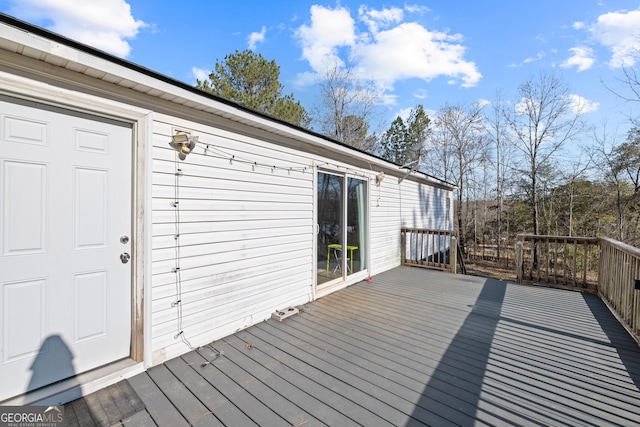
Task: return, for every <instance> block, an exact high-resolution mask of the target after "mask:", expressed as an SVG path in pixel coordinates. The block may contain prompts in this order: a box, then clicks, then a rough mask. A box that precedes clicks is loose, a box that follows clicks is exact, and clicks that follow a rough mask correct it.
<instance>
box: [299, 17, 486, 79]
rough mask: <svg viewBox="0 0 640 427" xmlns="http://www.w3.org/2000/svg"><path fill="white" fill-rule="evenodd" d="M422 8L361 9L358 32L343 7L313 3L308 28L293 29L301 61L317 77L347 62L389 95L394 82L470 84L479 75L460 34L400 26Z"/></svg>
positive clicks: (420, 26)
mask: <svg viewBox="0 0 640 427" xmlns="http://www.w3.org/2000/svg"><path fill="white" fill-rule="evenodd" d="M424 10H426V9H424V8H411V9H410V8H409V7H406V8H405V9H404V10H403V9H399V8H384V9H381V10H375V9H371V8H368V7H365V6H362V7H360V9H359V14H358V18H359V20H360V21H359V23H360V24H362V25H361V27H362V28H359V27H358V23H357V22H356V21H355V20H354V18H353V17H352V16H351V12H350V11H349V10H348V9H346V8H344V7H341V6H338V7H336V8H335V9H330V8H326V7H323V6H319V5H314V6H312V7H311V22H310V24H308V25H307V24H305V25H302V26H300V27H299V28H298V30H297V31H296V36H297V38H298V40H299V43H300V45H301V47H302V58H303V59H305V60H306V61H308V63H309V65H310V66H311V68H312V69H313V70H314V72H315V73H318V74H320V75H322V74H323V72H324V70H325V68H326V66H327V64H334V65H337V66H344V65H346V62H347V61H348V62H349V66H350V67H352V68H353V69H354V70H357V72H358V75H359V77H363V78H367V79H370V80H373V81H375V82H376V83H377V84H378V85H379V87H380V88H381V89H383V90H385V91H391V90H392V89H393V85H394V84H395V82H397V81H399V80H403V79H411V78H419V79H422V80H425V81H430V80H432V79H435V78H438V77H445V78H448V79H449V80H450V82H452V83H453V84H460V85H461V86H463V87H470V86H475V85H476V84H477V83H478V82H479V81H480V79H481V78H482V75H481V74H480V72H479V71H478V68H477V66H476V64H475V63H474V62H471V61H468V60H466V59H465V58H464V56H465V54H466V48H465V47H464V46H463V44H462V42H463V41H464V38H463V36H462V35H461V34H450V33H449V32H446V31H437V30H428V29H427V28H425V27H424V26H422V25H420V24H418V23H415V22H402V21H403V17H404V12H409V11H410V12H414V11H424Z"/></svg>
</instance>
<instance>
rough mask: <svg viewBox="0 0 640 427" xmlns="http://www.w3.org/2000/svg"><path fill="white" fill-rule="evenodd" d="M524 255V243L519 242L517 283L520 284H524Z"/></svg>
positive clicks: (517, 243)
mask: <svg viewBox="0 0 640 427" xmlns="http://www.w3.org/2000/svg"><path fill="white" fill-rule="evenodd" d="M523 262H524V258H523V254H522V241H521V240H518V241H517V242H516V281H517V282H518V283H522V275H523V271H522V267H523Z"/></svg>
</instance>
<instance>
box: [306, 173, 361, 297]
mask: <svg viewBox="0 0 640 427" xmlns="http://www.w3.org/2000/svg"><path fill="white" fill-rule="evenodd" d="M317 200H318V205H317V206H318V212H317V216H318V239H317V241H318V262H317V275H318V285H322V284H324V283H327V282H333V281H340V280H345V279H346V277H347V276H348V275H350V274H354V273H356V272H359V271H362V270H365V269H366V268H367V262H366V261H367V242H366V236H367V232H366V231H367V221H366V218H367V208H366V207H367V181H365V180H362V179H357V178H354V177H350V176H346V175H340V174H335V173H329V172H318V195H317Z"/></svg>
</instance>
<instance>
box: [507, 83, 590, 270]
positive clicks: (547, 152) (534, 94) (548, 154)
mask: <svg viewBox="0 0 640 427" xmlns="http://www.w3.org/2000/svg"><path fill="white" fill-rule="evenodd" d="M518 95H519V99H518V100H517V102H516V104H515V105H514V108H513V110H512V111H510V112H509V113H508V114H506V115H505V119H506V120H507V123H508V126H509V129H510V132H511V133H512V135H513V137H514V147H516V149H517V150H518V151H519V152H520V154H522V156H523V163H524V164H525V165H526V166H524V167H523V168H521V169H520V172H521V173H522V174H523V176H525V177H526V178H527V179H528V181H529V188H530V194H529V205H530V208H531V220H532V225H533V233H534V234H539V231H540V224H539V221H540V214H539V208H540V207H539V204H538V196H539V194H540V182H539V179H540V174H541V172H543V171H544V170H545V169H546V170H549V168H550V167H551V166H552V163H553V162H554V160H555V158H554V156H555V155H557V154H558V152H559V150H560V149H561V148H562V147H563V146H564V145H565V144H566V143H567V142H568V141H571V140H574V139H575V138H576V137H577V136H578V135H580V134H581V133H582V132H583V131H584V129H585V124H584V122H583V120H582V117H583V115H584V112H585V108H586V106H585V105H581V104H580V103H579V102H576V100H577V99H579V97H576V96H573V95H572V94H571V92H570V90H569V87H568V86H567V85H566V84H565V83H564V82H563V81H562V80H561V79H560V78H558V77H557V76H555V75H553V74H549V73H544V72H543V73H541V74H540V75H539V76H538V77H536V78H531V79H529V80H527V81H526V82H525V83H523V84H522V85H521V86H520V87H519V89H518ZM533 257H534V259H533V261H534V264H535V263H536V262H537V256H536V253H535V251H534V254H533Z"/></svg>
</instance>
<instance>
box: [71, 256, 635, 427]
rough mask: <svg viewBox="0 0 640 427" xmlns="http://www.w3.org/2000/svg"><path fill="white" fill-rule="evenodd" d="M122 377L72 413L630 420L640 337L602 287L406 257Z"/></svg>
mask: <svg viewBox="0 0 640 427" xmlns="http://www.w3.org/2000/svg"><path fill="white" fill-rule="evenodd" d="M216 352H222V353H223V354H222V355H221V356H219V357H216V358H215V359H213V360H212V361H211V363H208V364H206V365H205V366H204V367H203V366H202V364H203V363H206V362H207V361H209V360H211V359H212V358H214V356H215V354H216ZM115 387H117V390H116V391H119V393H120V394H118V393H114V391H113V387H111V388H109V389H106V390H103V391H100V392H98V393H96V394H95V395H90V396H87V397H86V398H84V399H81V400H79V401H75V402H72V403H70V404H68V405H66V409H65V410H66V415H67V418H68V421H69V423H68V425H74V414H76V413H77V414H78V416H79V417H84V418H83V419H84V422H78V424H79V425H83V426H86V425H90V424H89V423H88V421H87V419H88V418H87V417H88V414H91V415H92V418H93V420H94V422H95V424H96V425H100V424H102V425H111V424H116V425H120V424H122V425H150V426H153V425H159V426H183V425H184V426H186V425H197V426H215V425H223V426H243V427H244V426H251V425H261V426H287V425H290V426H318V425H328V426H352V425H353V426H356V425H362V426H376V427H377V426H387V425H389V426H391V425H394V426H420V425H434V426H445V425H459V426H471V425H539V426H543V425H544V426H547V425H556V426H557V425H570V426H604V425H625V426H628V425H638V424H640V404H639V403H640V389H639V387H640V349H639V348H638V347H637V345H636V343H635V341H634V340H632V339H631V337H630V336H628V335H627V333H626V331H625V330H624V328H623V327H622V326H621V325H620V324H619V323H618V322H617V321H616V319H615V318H614V316H613V315H612V314H611V313H610V312H609V311H608V309H607V308H606V306H605V305H604V304H603V303H602V302H601V301H600V300H599V299H598V298H597V297H596V296H593V295H587V294H582V293H578V292H571V291H565V290H558V289H551V288H544V287H537V286H527V285H518V284H512V283H507V282H502V281H497V280H491V279H483V278H479V277H471V276H462V275H453V274H450V273H443V272H438V271H431V270H424V269H419V268H412V267H400V268H397V269H394V270H392V271H388V272H386V273H383V274H380V275H378V276H375V277H373V281H372V282H371V283H367V282H362V283H358V284H356V285H353V286H351V287H349V288H347V289H345V290H342V291H339V292H336V293H334V294H331V295H329V296H327V297H324V298H322V299H320V300H318V301H316V302H313V303H310V304H307V305H305V306H304V311H303V312H302V313H300V314H297V315H294V316H292V317H290V318H288V319H285V320H284V321H283V322H277V321H274V320H269V321H266V322H262V323H260V324H258V325H255V326H253V327H251V328H249V329H247V330H244V331H242V332H239V333H237V334H235V335H233V336H229V337H227V338H224V339H222V340H219V341H216V342H214V343H212V344H211V345H210V346H206V347H202V348H200V349H198V350H196V351H191V352H190V353H188V354H186V355H184V356H183V357H180V358H176V359H173V360H170V361H168V362H166V363H165V364H163V365H160V366H156V367H153V368H151V369H149V370H148V371H147V372H145V373H143V374H140V375H137V376H135V377H133V378H131V379H129V380H128V381H124V382H122V383H120V384H118V385H116V386H115ZM118 396H119V397H118ZM122 400H125V401H126V402H124V403H123V402H122ZM117 407H122V408H123V409H118V410H116V408H117ZM105 413H110V414H113V415H112V417H111V419H110V420H106V418H105V415H104V414H105Z"/></svg>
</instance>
